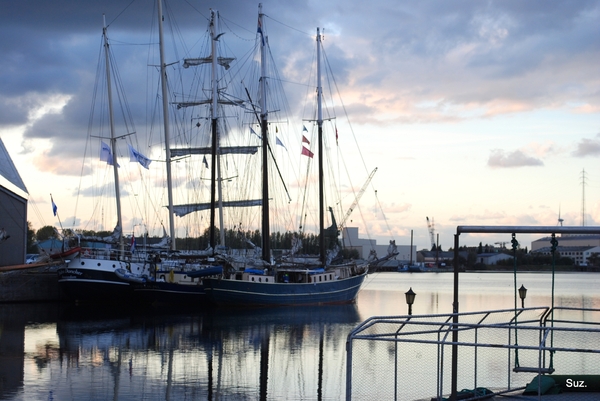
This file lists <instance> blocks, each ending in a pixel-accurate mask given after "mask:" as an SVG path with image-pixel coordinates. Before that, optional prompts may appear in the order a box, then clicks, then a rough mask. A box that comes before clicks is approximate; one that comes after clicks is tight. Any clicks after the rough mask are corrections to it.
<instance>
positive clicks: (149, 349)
mask: <svg viewBox="0 0 600 401" xmlns="http://www.w3.org/2000/svg"><path fill="white" fill-rule="evenodd" d="M518 280H519V281H518V284H519V285H520V284H525V286H526V287H527V288H528V292H527V299H526V301H525V302H526V306H527V307H535V306H548V305H550V303H551V297H550V294H551V282H552V277H551V274H548V273H520V274H519V275H518ZM599 284H600V274H597V273H563V274H557V277H556V291H555V293H556V299H555V304H556V305H560V306H569V307H574V308H594V309H598V308H600V295H599V294H598V285H599ZM409 288H412V289H413V290H414V292H415V293H417V296H416V299H415V303H414V305H413V314H414V315H429V314H437V313H450V312H451V311H452V299H453V298H452V291H453V281H452V275H451V274H447V273H376V274H372V275H370V276H369V277H368V279H367V281H366V285H365V286H364V287H363V289H362V290H361V292H360V294H359V296H358V299H357V304H356V305H344V306H321V307H313V308H309V307H298V308H268V309H267V308H266V309H238V310H227V309H225V310H215V311H212V312H209V311H206V312H203V311H200V310H198V309H200V308H198V309H193V310H185V311H182V310H178V308H175V307H173V308H171V309H142V310H140V309H132V310H125V309H118V308H115V307H104V308H101V307H99V306H93V307H89V306H88V307H82V306H79V307H76V306H67V305H64V304H43V303H35V304H17V305H1V304H0V399H2V400H10V401H29V400H53V401H59V400H60V401H62V400H117V399H118V400H121V401H123V400H126V401H127V400H140V399H143V400H219V399H223V400H239V399H242V400H257V399H263V400H264V399H269V400H280V399H286V400H339V399H344V397H345V394H346V391H345V390H346V388H345V382H346V339H347V336H348V334H349V333H350V331H352V329H353V328H355V327H356V326H357V324H358V323H360V322H362V321H364V320H365V319H367V318H369V317H372V316H393V315H396V316H397V315H404V314H406V312H407V306H406V302H405V296H404V293H405V292H406V291H407V290H408V289H409ZM460 288H461V292H460V297H459V302H460V306H461V310H462V311H464V312H466V311H482V310H492V309H510V308H511V307H512V306H513V305H514V296H515V294H514V276H513V274H512V273H510V272H508V273H467V274H462V275H461V287H460ZM572 317H573V318H576V316H572ZM577 318H581V319H583V317H577ZM415 351H417V349H415ZM418 352H419V353H420V354H421V357H422V358H435V355H433V356H431V355H426V354H425V353H426V352H427V351H426V350H425V349H424V348H422V347H421V348H418ZM369 353H370V354H369V356H370V358H367V359H365V360H361V361H360V363H361V364H362V368H364V371H365V374H364V375H362V376H361V378H360V383H361V385H363V386H365V388H366V389H367V390H365V391H370V388H371V387H372V386H374V385H376V383H378V380H379V379H380V377H381V372H382V371H381V369H393V368H392V366H393V355H394V354H393V352H388V351H387V348H386V349H385V350H384V351H382V352H381V353H378V351H377V349H376V348H369ZM374 361H376V363H375V362H374ZM484 363H487V364H488V365H489V366H494V364H495V363H497V360H496V359H492V360H490V361H486V362H482V366H483V364H484ZM581 366H592V365H590V364H589V363H587V362H585V361H583V360H582V362H581ZM467 379H469V380H470V379H471V372H470V371H469V372H468V376H467ZM422 380H423V381H422V382H419V384H418V387H419V388H421V386H424V385H425V384H427V385H431V386H433V387H431V388H433V389H435V380H436V372H435V370H434V371H431V372H427V374H424V375H423V379H422ZM425 380H430V381H431V383H429V382H425ZM403 385H404V389H403V390H404V391H405V392H404V393H402V394H400V395H399V399H414V398H415V397H410V394H411V391H412V389H413V387H414V388H416V387H417V385H415V383H412V382H408V383H404V384H403ZM431 393H432V394H431V395H433V393H435V391H432V392H431ZM420 398H422V397H420Z"/></svg>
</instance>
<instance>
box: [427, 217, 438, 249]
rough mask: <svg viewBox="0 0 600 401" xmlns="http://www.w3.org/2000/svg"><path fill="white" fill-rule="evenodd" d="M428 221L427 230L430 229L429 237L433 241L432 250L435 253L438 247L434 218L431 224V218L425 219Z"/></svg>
mask: <svg viewBox="0 0 600 401" xmlns="http://www.w3.org/2000/svg"><path fill="white" fill-rule="evenodd" d="M425 218H426V219H427V228H428V229H429V237H430V239H431V250H432V251H433V250H434V249H436V248H437V246H436V245H435V232H434V228H433V217H432V218H431V222H430V221H429V217H425Z"/></svg>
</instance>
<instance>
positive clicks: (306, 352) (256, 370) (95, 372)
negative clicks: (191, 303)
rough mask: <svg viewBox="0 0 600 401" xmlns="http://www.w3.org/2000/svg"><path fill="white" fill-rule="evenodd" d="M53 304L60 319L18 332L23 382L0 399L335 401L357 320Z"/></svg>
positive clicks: (315, 314)
mask: <svg viewBox="0 0 600 401" xmlns="http://www.w3.org/2000/svg"><path fill="white" fill-rule="evenodd" d="M53 307H54V308H57V309H62V310H61V311H60V312H58V313H57V311H56V310H54V312H52V313H56V314H57V316H56V320H55V322H56V323H52V322H49V323H47V324H36V325H33V326H27V327H26V328H25V330H23V328H22V329H21V330H22V331H21V333H23V332H24V333H25V339H24V341H22V342H21V344H25V345H24V347H25V349H22V351H23V352H24V354H25V358H24V366H23V372H24V374H23V382H20V380H19V378H18V377H17V376H16V374H17V372H15V377H14V378H13V379H14V380H16V382H13V383H3V386H2V387H3V389H2V391H0V398H2V399H5V398H8V399H14V400H18V399H23V400H30V399H48V400H50V399H53V400H71V399H88V400H108V399H114V400H116V399H119V400H138V399H145V400H159V399H160V400H164V399H166V400H183V399H188V400H190V399H191V400H196V399H202V400H206V399H208V400H212V399H228V400H229V399H263V400H264V399H282V398H288V397H290V396H291V398H297V399H332V400H333V399H338V398H339V397H340V395H341V394H343V393H344V383H345V381H344V380H345V359H346V355H345V342H346V337H347V335H348V333H349V331H350V330H351V329H352V328H353V327H354V326H355V325H356V324H357V323H358V322H359V321H360V318H359V315H358V312H357V309H356V305H339V306H321V307H303V308H272V309H245V310H216V311H214V312H190V311H184V312H181V313H177V312H174V311H172V310H156V309H151V310H139V309H138V310H128V311H120V312H117V311H115V310H114V309H99V308H98V306H95V307H81V306H79V307H74V306H73V307H63V306H60V305H58V306H56V305H55V306H53ZM2 308H4V309H5V310H6V309H10V308H17V309H18V308H19V306H3V307H2ZM13 313H14V314H17V315H18V314H19V312H18V311H14V312H13ZM34 320H36V321H39V320H38V319H34ZM49 320H53V319H52V318H50V319H49ZM53 330H54V331H55V335H54V336H55V338H56V341H52V340H50V339H49V335H51V334H52V331H53ZM15 333H16V331H15ZM4 334H5V333H4ZM4 334H3V335H2V337H5V336H4ZM21 336H22V335H21ZM38 339H39V342H38ZM15 343H18V340H17V341H15ZM21 348H22V346H21ZM15 351H16V352H17V353H18V349H16V350H15ZM21 355H22V354H21ZM3 365H4V366H7V365H6V364H4V363H3ZM14 367H15V366H14V364H13V369H14ZM0 369H1V368H0ZM19 376H20V375H19ZM5 377H6V376H5ZM11 390H12V391H11ZM288 399H289V398H288Z"/></svg>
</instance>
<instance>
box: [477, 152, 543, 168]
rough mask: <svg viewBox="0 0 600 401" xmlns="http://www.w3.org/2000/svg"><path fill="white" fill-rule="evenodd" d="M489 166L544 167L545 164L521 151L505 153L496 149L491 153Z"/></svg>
mask: <svg viewBox="0 0 600 401" xmlns="http://www.w3.org/2000/svg"><path fill="white" fill-rule="evenodd" d="M487 164H488V166H489V167H492V168H510V167H527V166H543V165H544V162H542V161H541V160H540V159H537V158H535V157H531V156H528V155H526V154H525V153H523V152H522V151H520V150H515V151H513V152H510V153H505V152H504V151H503V150H501V149H495V150H493V151H492V152H491V154H490V157H489V159H488V163H487Z"/></svg>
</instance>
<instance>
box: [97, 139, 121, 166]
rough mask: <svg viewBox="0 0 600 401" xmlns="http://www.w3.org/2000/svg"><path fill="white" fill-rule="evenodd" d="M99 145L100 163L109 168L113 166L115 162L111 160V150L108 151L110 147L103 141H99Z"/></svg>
mask: <svg viewBox="0 0 600 401" xmlns="http://www.w3.org/2000/svg"><path fill="white" fill-rule="evenodd" d="M101 143H102V148H101V149H100V161H103V162H106V164H108V165H109V166H114V164H115V162H114V159H113V154H112V150H110V146H109V145H108V144H107V143H105V142H104V141H101ZM117 167H120V166H119V164H117Z"/></svg>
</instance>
